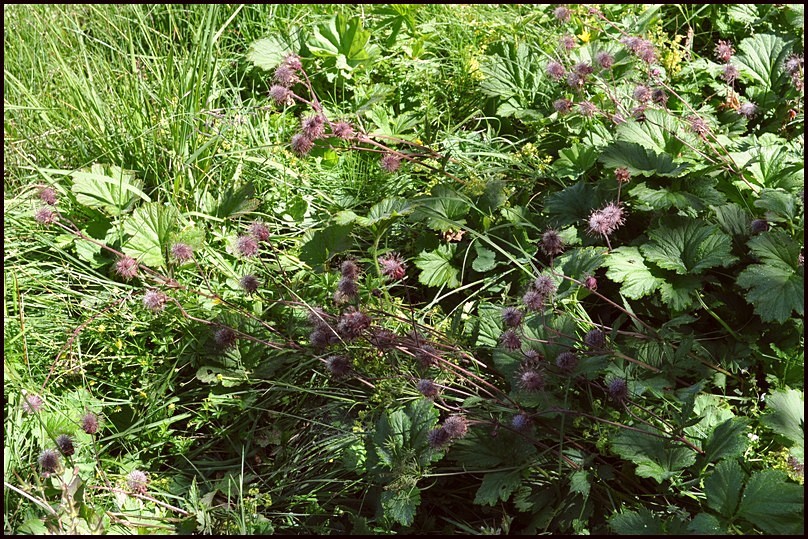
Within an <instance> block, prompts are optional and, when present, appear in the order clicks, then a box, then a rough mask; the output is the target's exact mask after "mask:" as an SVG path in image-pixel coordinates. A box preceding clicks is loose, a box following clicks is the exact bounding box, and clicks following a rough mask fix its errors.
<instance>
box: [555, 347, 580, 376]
mask: <svg viewBox="0 0 808 539" xmlns="http://www.w3.org/2000/svg"><path fill="white" fill-rule="evenodd" d="M577 366H578V356H576V355H575V353H573V352H569V351H568V352H561V353H560V354H558V356H556V367H558V368H559V369H561V370H562V371H564V372H572V371H573V370H574V369H575V367H577Z"/></svg>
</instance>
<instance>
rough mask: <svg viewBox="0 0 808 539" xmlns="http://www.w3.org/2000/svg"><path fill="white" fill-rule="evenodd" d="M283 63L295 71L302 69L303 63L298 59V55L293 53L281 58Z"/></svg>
mask: <svg viewBox="0 0 808 539" xmlns="http://www.w3.org/2000/svg"><path fill="white" fill-rule="evenodd" d="M283 64H284V65H286V66H288V67H289V68H290V69H293V70H295V71H300V70H301V69H303V63H302V62H301V61H300V56H298V55H297V54H294V53H291V54H287V55H286V56H285V57H284V58H283Z"/></svg>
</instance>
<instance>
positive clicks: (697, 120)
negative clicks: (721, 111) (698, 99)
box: [687, 116, 710, 138]
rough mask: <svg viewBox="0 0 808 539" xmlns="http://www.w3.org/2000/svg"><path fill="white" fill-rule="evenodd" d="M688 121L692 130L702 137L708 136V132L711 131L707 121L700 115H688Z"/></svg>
mask: <svg viewBox="0 0 808 539" xmlns="http://www.w3.org/2000/svg"><path fill="white" fill-rule="evenodd" d="M687 121H688V123H689V124H690V130H691V131H693V132H694V133H696V134H697V135H698V136H700V137H702V138H704V137H705V136H707V133H709V132H710V128H709V126H708V125H707V122H705V121H704V120H703V119H702V118H701V117H699V116H688V118H687Z"/></svg>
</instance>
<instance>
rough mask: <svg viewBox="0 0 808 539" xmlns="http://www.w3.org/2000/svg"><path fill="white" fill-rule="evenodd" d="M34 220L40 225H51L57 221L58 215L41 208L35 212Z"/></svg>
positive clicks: (50, 210)
mask: <svg viewBox="0 0 808 539" xmlns="http://www.w3.org/2000/svg"><path fill="white" fill-rule="evenodd" d="M34 219H36V222H37V223H39V224H41V225H52V224H53V223H55V222H56V221H58V220H59V215H58V214H57V213H56V212H55V211H53V210H52V209H50V208H49V207H47V206H43V207H42V208H39V209H38V210H37V211H36V213H35V214H34Z"/></svg>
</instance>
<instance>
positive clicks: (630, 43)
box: [620, 36, 642, 53]
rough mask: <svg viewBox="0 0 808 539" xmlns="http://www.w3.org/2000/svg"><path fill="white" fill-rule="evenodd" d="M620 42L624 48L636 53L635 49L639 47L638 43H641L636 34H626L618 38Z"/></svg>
mask: <svg viewBox="0 0 808 539" xmlns="http://www.w3.org/2000/svg"><path fill="white" fill-rule="evenodd" d="M620 43H622V44H623V45H625V46H626V48H627V49H628V50H630V51H631V52H634V53H636V52H637V50H638V49H639V48H640V45H642V39H640V38H638V37H636V36H626V37H624V38H621V39H620Z"/></svg>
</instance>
